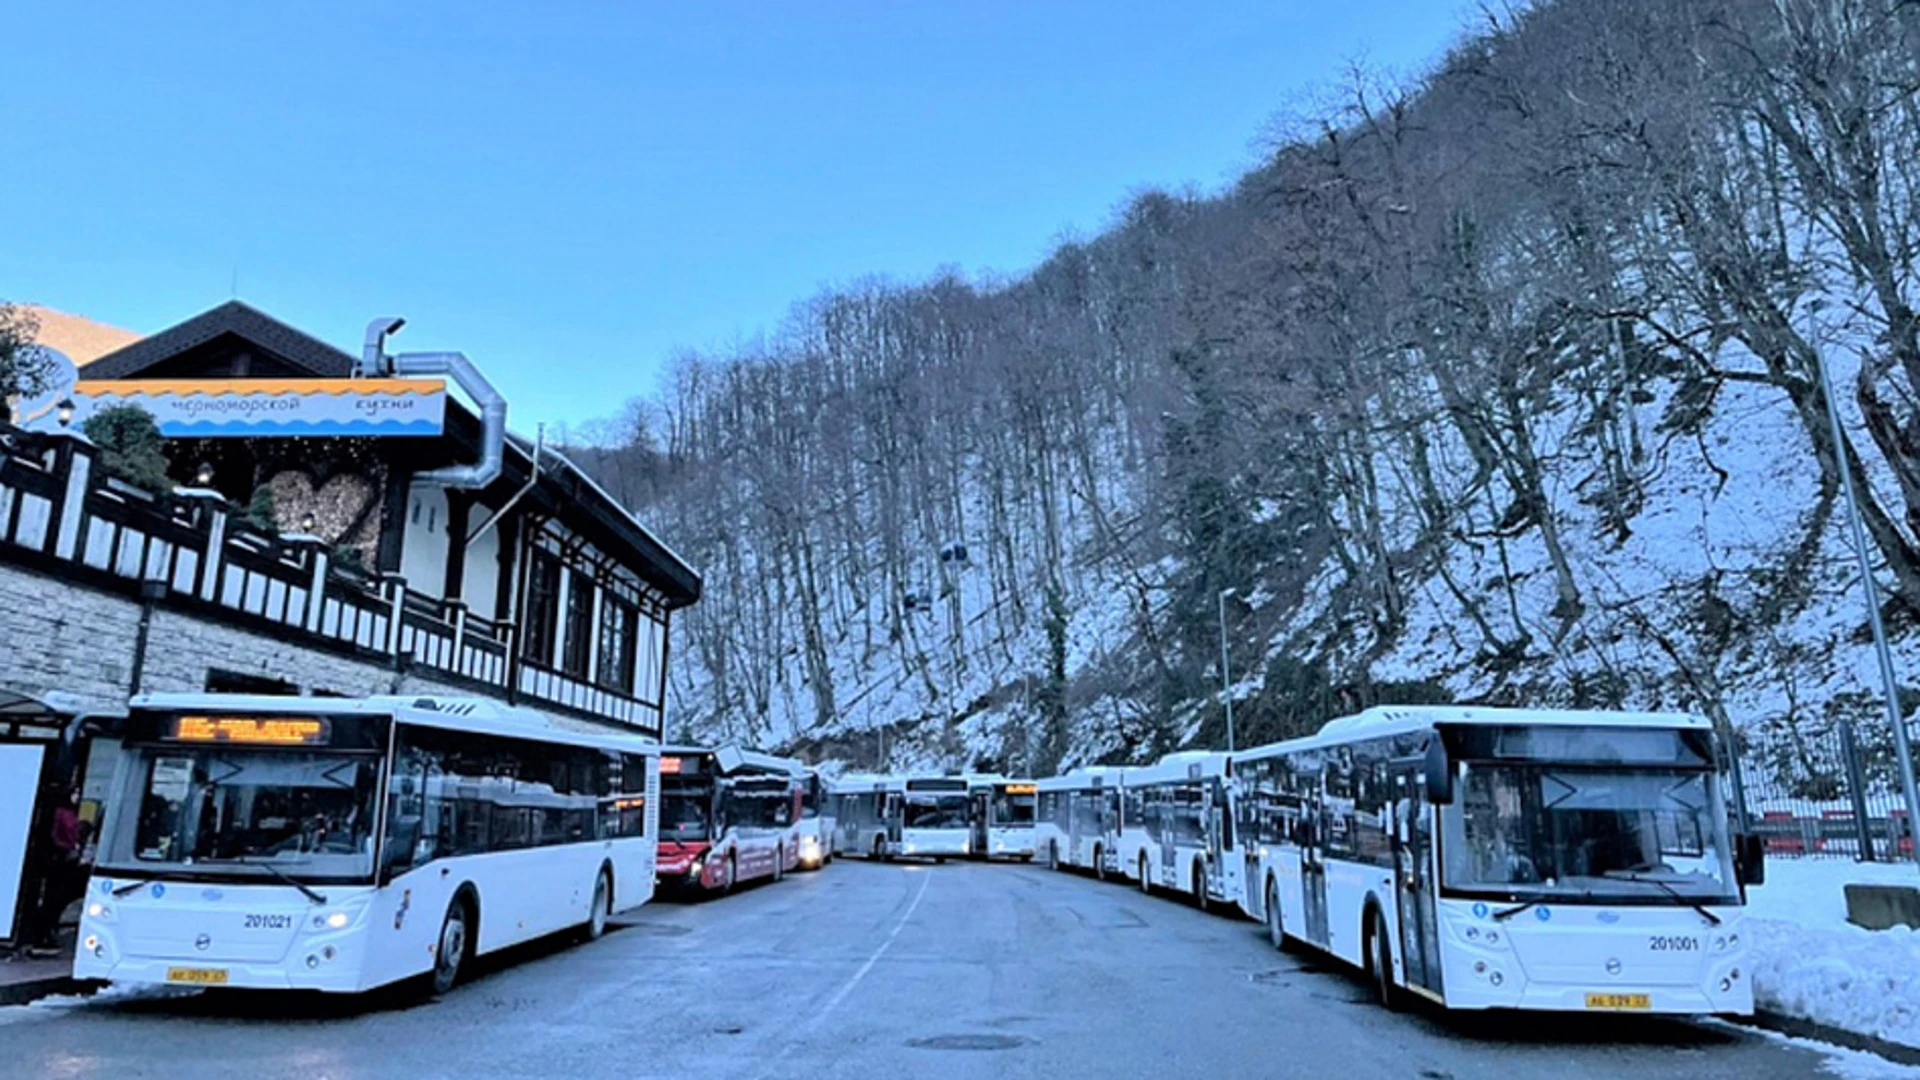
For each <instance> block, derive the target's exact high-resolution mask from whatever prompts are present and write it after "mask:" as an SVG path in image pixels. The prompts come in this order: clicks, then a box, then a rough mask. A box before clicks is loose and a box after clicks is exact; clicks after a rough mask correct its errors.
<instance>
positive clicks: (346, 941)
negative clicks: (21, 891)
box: [73, 694, 659, 993]
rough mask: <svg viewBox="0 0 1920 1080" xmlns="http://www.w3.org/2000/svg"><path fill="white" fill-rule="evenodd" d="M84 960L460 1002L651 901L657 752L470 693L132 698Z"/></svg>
mask: <svg viewBox="0 0 1920 1080" xmlns="http://www.w3.org/2000/svg"><path fill="white" fill-rule="evenodd" d="M123 735H124V738H123V740H122V743H121V746H120V750H119V759H118V762H117V764H116V766H115V770H114V780H113V788H112V796H111V797H110V798H109V799H108V800H107V807H106V815H105V819H104V821H103V822H102V825H101V834H100V839H99V848H98V851H99V855H98V858H97V864H96V866H95V868H94V871H93V879H92V881H91V882H90V883H89V885H88V889H87V896H86V902H85V904H84V905H83V909H82V917H81V924H80V932H79V933H80V946H79V948H78V950H77V951H76V955H75V957H74V965H73V971H74V976H75V977H76V978H81V979H101V980H105V981H108V982H116V983H177V984H185V985H193V986H231V987H247V988H261V989H267V988H273V989H306V990H324V991H334V992H348V993H351V992H358V991H364V990H368V989H371V988H373V987H377V986H382V985H386V984H389V983H393V982H397V981H399V980H402V979H407V978H411V977H413V976H417V975H425V976H427V977H428V978H427V980H426V985H427V986H429V987H431V989H432V990H433V991H434V992H436V993H444V992H446V991H447V990H449V989H451V988H452V987H453V985H454V984H455V983H456V982H457V981H458V980H459V978H460V975H461V973H462V972H463V971H464V970H466V968H467V965H468V964H469V962H470V961H471V960H472V959H473V958H474V957H475V956H477V955H480V954H483V953H489V952H492V951H494V950H496V949H501V948H504V947H506V946H509V945H514V944H517V943H519V942H523V941H527V940H529V939H532V938H535V937H540V936H542V935H546V934H551V933H554V932H555V931H559V930H566V929H569V928H578V929H579V930H580V931H581V932H582V933H583V935H584V936H586V937H589V938H593V937H598V936H599V935H600V933H601V932H602V931H603V930H604V929H605V927H606V920H607V917H608V916H609V915H611V914H613V913H615V912H618V911H622V910H625V909H628V908H632V907H636V906H638V905H640V904H643V903H645V902H646V901H647V900H648V899H650V898H651V897H652V895H653V861H654V847H653V832H654V826H653V814H654V807H655V797H656V794H657V791H658V786H659V779H658V777H659V773H658V757H657V753H656V751H655V748H654V747H653V746H652V745H650V744H648V743H645V742H642V741H641V740H640V739H638V738H634V737H630V736H624V735H617V734H612V733H607V734H586V733H580V732H574V731H565V730H561V729H559V728H557V727H554V726H552V725H551V724H550V723H548V722H547V721H545V720H544V718H542V717H540V716H539V715H538V714H535V713H529V712H525V711H523V710H517V709H509V708H506V707H503V706H499V705H495V704H493V703H492V702H488V701H481V700H474V699H460V698H439V699H434V698H398V697H395V698H367V699H359V700H349V699H332V698H288V697H252V696H242V695H224V694H153V695H147V696H143V697H138V698H135V699H134V700H133V702H132V703H131V712H130V715H129V716H128V718H127V721H126V726H125V729H124V732H123Z"/></svg>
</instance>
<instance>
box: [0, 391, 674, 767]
mask: <svg viewBox="0 0 1920 1080" xmlns="http://www.w3.org/2000/svg"><path fill="white" fill-rule="evenodd" d="M16 553H18V554H16ZM10 556H12V557H15V558H16V560H17V559H20V558H31V559H36V560H38V561H39V565H43V566H44V565H47V564H48V562H49V561H50V562H51V568H52V572H54V573H59V572H60V569H59V568H60V566H61V565H62V564H70V565H73V566H74V567H76V570H75V571H74V572H75V573H76V574H86V573H92V574H95V575H105V576H106V578H108V579H109V580H118V581H122V582H126V583H128V584H130V585H132V586H133V588H132V589H130V590H129V591H138V592H139V593H140V594H141V595H143V596H147V597H149V598H156V602H159V603H168V602H172V603H176V604H180V605H182V606H189V607H193V608H194V609H195V610H196V612H197V613H203V614H204V613H211V614H212V615H213V616H214V617H231V618H234V619H236V620H238V621H241V622H246V623H249V624H251V625H252V626H254V627H259V626H261V625H262V624H266V625H268V626H270V627H271V630H270V632H271V633H273V634H274V635H275V636H277V637H284V638H286V639H288V640H293V641H299V640H301V639H306V640H308V641H310V642H311V643H312V644H314V645H317V646H323V647H332V648H336V649H337V648H348V649H351V650H354V651H357V652H361V653H365V654H370V656H372V657H384V658H387V659H390V660H391V661H392V662H394V663H395V664H401V665H413V666H417V667H422V668H427V669H431V670H433V671H434V672H437V673H442V674H445V675H448V676H453V677H455V679H456V680H458V681H465V682H468V683H471V684H473V685H474V686H475V687H476V692H480V693H488V694H491V695H494V696H498V697H501V698H504V699H506V700H509V701H523V702H526V703H529V704H536V703H539V704H546V705H550V706H557V707H559V708H561V709H563V710H566V711H570V712H575V713H580V714H583V715H587V716H592V717H596V718H600V719H605V720H611V721H614V722H617V723H621V724H626V725H631V726H633V727H636V728H639V729H641V730H643V731H645V732H648V733H651V734H656V735H657V734H658V733H659V730H660V710H659V707H658V706H657V705H654V704H649V703H646V702H642V701H639V700H637V699H635V698H633V697H631V696H629V695H626V694H621V693H618V692H616V691H613V690H608V689H606V688H604V687H600V686H596V685H594V684H593V683H591V682H590V681H588V680H583V679H576V678H573V677H571V676H567V675H564V674H562V673H560V672H557V671H554V670H552V669H550V668H547V667H545V666H542V665H539V664H535V663H533V662H531V661H527V660H524V659H522V658H520V657H518V656H517V655H516V650H515V646H516V635H515V628H514V626H513V624H512V623H508V622H502V621H495V620H491V619H485V618H482V617H480V616H478V615H474V614H472V613H471V612H469V611H467V610H466V607H465V605H464V604H462V603H461V602H459V601H457V600H454V601H449V600H444V599H441V598H438V597H433V596H429V595H426V594H424V593H420V592H416V591H414V590H412V589H409V588H407V587H406V583H405V581H404V580H402V579H400V578H397V577H376V576H374V575H370V574H368V573H366V572H364V571H362V570H360V569H358V568H357V567H353V566H347V565H341V564H338V563H336V562H335V561H334V560H333V559H332V558H331V555H330V553H329V552H328V550H327V548H326V545H325V544H324V543H323V542H322V541H320V540H319V539H317V538H314V537H306V536H298V535H283V534H279V533H275V532H271V531H267V530H263V529H260V528H257V527H255V526H253V525H251V524H249V523H248V521H247V519H246V517H245V514H244V512H243V511H242V510H241V509H240V508H239V507H236V506H234V505H233V504H231V503H228V502H226V501H225V500H224V499H223V498H221V497H220V496H219V495H218V494H217V493H214V492H209V491H195V490H176V491H175V492H174V493H173V494H171V495H166V496H157V495H153V494H151V493H148V492H146V491H142V490H139V489H137V488H134V487H131V486H129V485H126V484H123V483H121V482H120V481H118V480H113V479H109V478H107V477H106V476H105V474H104V472H103V471H102V470H101V469H100V468H99V466H98V464H97V462H96V460H95V453H94V450H93V447H92V446H91V444H89V443H87V442H86V441H85V440H84V439H81V438H78V437H75V436H72V435H65V434H59V435H46V434H38V433H33V432H26V431H21V430H18V429H15V428H11V427H8V426H6V425H3V424H0V559H7V558H9V557H10ZM78 568H85V569H78Z"/></svg>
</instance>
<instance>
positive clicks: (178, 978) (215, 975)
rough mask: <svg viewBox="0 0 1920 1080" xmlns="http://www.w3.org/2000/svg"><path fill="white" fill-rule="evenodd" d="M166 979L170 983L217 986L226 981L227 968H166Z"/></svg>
mask: <svg viewBox="0 0 1920 1080" xmlns="http://www.w3.org/2000/svg"><path fill="white" fill-rule="evenodd" d="M167 981H168V982H170V983H192V984H194V985H196V986H219V985H221V984H222V983H225V982H226V981H227V969H226V968H168V969H167Z"/></svg>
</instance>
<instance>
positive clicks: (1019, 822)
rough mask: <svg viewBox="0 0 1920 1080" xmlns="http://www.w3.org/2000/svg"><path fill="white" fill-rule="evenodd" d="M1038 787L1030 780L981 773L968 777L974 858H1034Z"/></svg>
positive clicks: (969, 819)
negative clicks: (1034, 828)
mask: <svg viewBox="0 0 1920 1080" xmlns="http://www.w3.org/2000/svg"><path fill="white" fill-rule="evenodd" d="M1039 790H1040V789H1039V788H1038V787H1036V786H1035V785H1034V782H1033V781H1031V780H1009V779H1007V778H1006V777H1004V776H992V775H983V774H976V775H973V776H969V777H967V797H968V798H969V799H970V800H971V801H972V806H971V808H970V809H969V810H968V821H969V824H970V825H971V826H972V834H973V843H972V844H971V845H970V846H971V848H972V849H973V856H974V858H977V859H994V858H1002V859H1019V860H1020V861H1022V862H1031V861H1033V821H1034V809H1035V807H1036V806H1037V805H1038V803H1039V798H1040V796H1039Z"/></svg>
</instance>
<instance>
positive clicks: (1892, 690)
mask: <svg viewBox="0 0 1920 1080" xmlns="http://www.w3.org/2000/svg"><path fill="white" fill-rule="evenodd" d="M1822 306H1823V305H1822V304H1821V303H1820V302H1819V301H1818V300H1816V301H1814V302H1813V303H1811V304H1809V305H1807V327H1808V330H1809V333H1808V335H1807V345H1808V348H1810V349H1811V350H1812V352H1813V366H1814V374H1815V375H1816V376H1818V377H1819V379H1820V391H1821V393H1823V394H1824V395H1826V401H1827V425H1828V430H1829V431H1830V432H1831V433H1832V436H1833V457H1834V462H1835V464H1836V465H1837V467H1838V469H1839V472H1840V490H1841V491H1842V492H1844V493H1845V494H1846V497H1847V528H1848V532H1850V533H1851V534H1852V536H1853V554H1854V557H1855V558H1856V559H1858V560H1859V563H1860V590H1861V593H1862V595H1863V596H1864V598H1865V599H1866V602H1867V621H1868V624H1869V625H1870V626H1871V627H1872V628H1873V651H1874V655H1875V657H1876V658H1877V659H1878V660H1879V663H1880V682H1881V686H1882V689H1883V693H1884V695H1885V697H1886V706H1887V724H1888V725H1889V726H1890V727H1892V728H1893V747H1894V751H1895V753H1896V755H1897V756H1898V757H1899V761H1900V787H1901V789H1902V794H1904V795H1905V796H1906V799H1907V822H1908V827H1909V828H1911V827H1912V825H1913V823H1914V822H1915V821H1916V818H1915V814H1916V812H1920V799H1916V798H1915V795H1914V780H1913V754H1912V751H1911V750H1909V749H1908V747H1907V719H1906V717H1905V716H1904V715H1902V713H1901V710H1900V698H1899V683H1898V682H1897V680H1896V677H1895V675H1894V672H1893V653H1892V651H1891V650H1889V649H1888V648H1887V628H1886V626H1885V625H1883V624H1882V623H1881V621H1880V585H1879V582H1877V581H1875V580H1874V577H1873V560H1872V559H1871V558H1870V557H1869V556H1868V555H1867V534H1866V530H1865V529H1864V528H1862V527H1861V525H1860V505H1859V503H1858V501H1857V499H1856V496H1855V493H1854V490H1853V467H1852V465H1851V464H1850V463H1849V462H1848V461H1847V452H1846V443H1845V442H1844V440H1843V438H1842V435H1841V432H1840V403H1839V402H1838V401H1837V400H1835V398H1834V396H1833V381H1832V380H1830V379H1828V378H1827V358H1826V357H1825V356H1824V355H1822V353H1821V352H1820V345H1819V342H1818V341H1817V340H1816V339H1815V337H1814V335H1813V334H1812V333H1811V331H1812V330H1813V328H1814V321H1813V316H1814V313H1815V312H1816V311H1818V310H1819V308H1820V307H1822ZM1858 796H1859V793H1858V792H1856V793H1855V797H1856V798H1858ZM1897 843H1898V842H1897V841H1896V847H1895V850H1896V851H1897V850H1898V846H1897ZM1912 856H1913V859H1914V861H1915V862H1920V843H1916V844H1914V845H1912Z"/></svg>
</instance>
